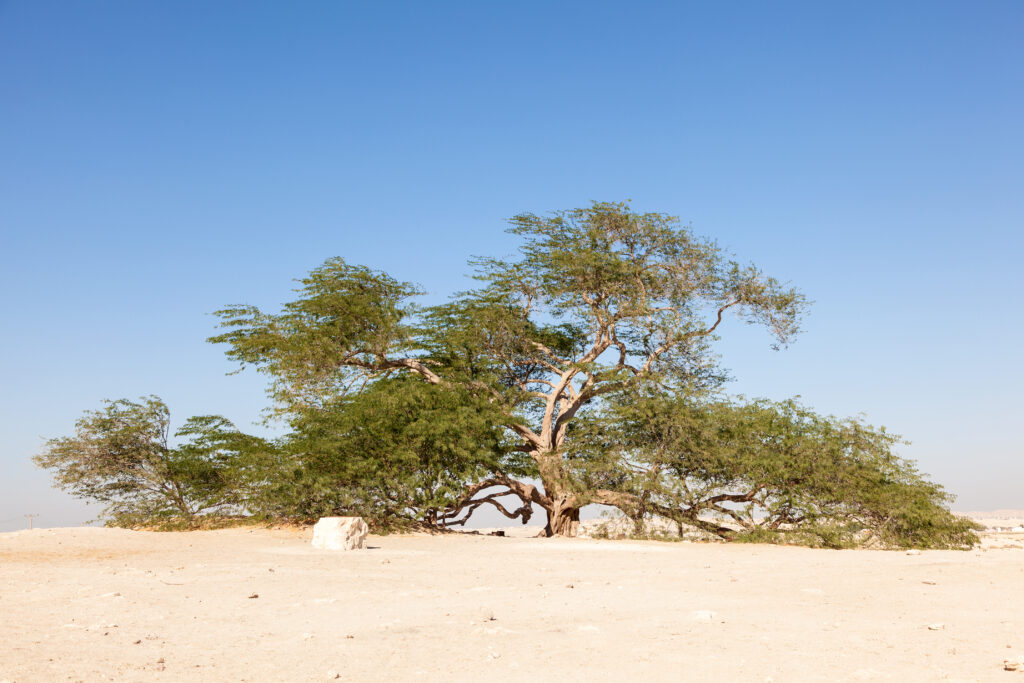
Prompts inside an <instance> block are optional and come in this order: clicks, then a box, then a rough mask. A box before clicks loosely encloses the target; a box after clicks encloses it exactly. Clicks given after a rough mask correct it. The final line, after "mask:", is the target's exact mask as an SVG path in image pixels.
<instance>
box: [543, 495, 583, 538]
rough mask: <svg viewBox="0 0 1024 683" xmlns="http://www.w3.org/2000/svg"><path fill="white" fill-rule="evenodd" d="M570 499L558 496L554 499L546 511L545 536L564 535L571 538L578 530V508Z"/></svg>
mask: <svg viewBox="0 0 1024 683" xmlns="http://www.w3.org/2000/svg"><path fill="white" fill-rule="evenodd" d="M570 501H571V499H569V500H566V499H563V498H560V499H558V500H556V501H555V505H554V506H553V507H552V509H551V510H548V511H547V513H548V523H547V526H545V527H544V535H545V536H548V537H550V536H566V537H570V538H571V537H574V536H576V534H577V533H578V532H579V527H580V508H579V507H577V506H576V505H574V504H573V503H572V502H570Z"/></svg>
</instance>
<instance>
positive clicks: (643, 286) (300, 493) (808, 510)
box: [39, 203, 971, 545]
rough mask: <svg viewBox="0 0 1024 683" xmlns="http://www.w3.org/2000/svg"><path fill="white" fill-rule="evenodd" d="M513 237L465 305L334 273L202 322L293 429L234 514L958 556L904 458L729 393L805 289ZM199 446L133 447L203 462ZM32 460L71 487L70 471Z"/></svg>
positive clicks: (528, 223)
mask: <svg viewBox="0 0 1024 683" xmlns="http://www.w3.org/2000/svg"><path fill="white" fill-rule="evenodd" d="M510 232H511V233H512V234H514V235H515V236H517V237H518V239H519V249H518V252H517V253H516V255H515V256H514V257H511V258H506V259H495V258H478V259H476V260H474V261H472V262H471V264H472V267H473V269H474V277H475V278H476V281H477V283H478V284H477V286H476V287H474V288H472V289H470V290H468V291H465V292H461V293H458V294H456V295H455V296H453V297H452V298H451V299H449V300H448V301H447V302H446V303H442V304H439V305H433V306H421V305H419V304H418V302H417V299H418V297H419V296H420V295H421V294H422V293H423V292H422V290H421V289H420V288H419V287H418V286H416V285H414V284H412V283H408V282H403V281H401V280H397V279H395V278H394V277H392V276H391V275H389V274H387V273H383V272H378V271H374V270H371V269H369V268H366V267H364V266H358V265H352V264H349V263H348V262H346V261H345V260H344V259H343V258H340V257H338V258H331V259H328V260H327V261H325V262H324V263H323V264H322V265H321V266H319V267H318V268H316V269H314V270H313V271H312V272H311V273H309V274H308V275H307V276H306V277H304V278H302V279H301V280H299V287H298V289H297V291H296V296H295V298H294V299H293V300H292V301H290V302H288V303H285V304H284V305H283V306H282V308H281V309H280V310H279V311H277V312H268V311H264V310H261V309H259V308H257V307H254V306H249V305H236V306H229V307H226V308H224V309H222V310H220V311H217V313H216V315H217V316H218V317H219V319H220V332H219V334H216V335H215V336H213V337H211V338H210V341H211V342H214V343H217V344H222V345H224V347H225V351H226V354H227V356H228V358H230V359H231V360H233V361H236V362H237V363H238V364H239V367H240V368H245V367H250V366H251V367H254V368H256V369H257V370H258V371H259V372H261V373H264V374H265V375H266V376H267V377H268V379H269V384H268V393H269V397H270V398H271V401H272V409H271V414H272V415H273V416H274V417H275V418H277V419H280V420H282V421H283V422H284V423H285V424H286V425H287V426H288V428H289V430H290V431H289V433H288V435H287V436H285V437H284V438H282V439H281V440H280V441H279V442H277V443H274V444H267V443H266V442H263V443H260V444H258V447H255V448H249V449H248V450H247V451H246V452H245V453H242V451H238V452H237V453H236V454H235V458H234V460H233V461H232V463H230V464H223V466H222V467H221V468H220V469H222V470H224V471H228V469H230V468H234V469H232V470H231V471H233V472H236V473H238V472H241V473H242V474H240V475H237V477H236V480H237V481H241V482H244V485H242V486H241V489H242V490H244V505H245V506H246V509H248V510H250V511H253V512H257V513H260V514H266V515H270V516H278V517H280V516H291V517H300V518H313V517H316V516H319V515H322V514H328V513H339V512H350V513H358V514H361V515H363V516H366V517H368V518H369V519H371V520H373V521H374V522H375V523H376V524H377V525H378V526H379V527H386V526H401V525H405V524H413V523H416V524H426V525H430V526H434V527H446V526H451V525H457V524H463V523H464V522H465V520H466V519H467V517H468V516H469V515H470V514H472V513H473V511H475V510H477V509H479V508H480V507H481V506H484V505H487V506H492V507H494V508H495V509H497V510H498V511H499V512H501V513H502V514H504V515H505V516H507V517H509V518H511V519H518V520H521V521H523V522H524V523H525V522H526V521H527V520H529V519H530V518H531V516H532V515H533V514H534V513H535V512H536V509H537V508H539V509H540V510H541V511H543V513H544V515H545V517H546V526H545V532H546V533H547V534H548V535H567V536H571V535H574V534H575V533H576V531H577V527H578V524H579V514H580V509H581V508H582V507H583V506H584V505H587V504H590V503H601V504H605V505H611V506H614V507H617V508H619V509H620V510H622V511H623V512H624V513H626V514H627V515H630V516H631V517H633V518H634V519H635V520H638V523H639V522H641V521H642V520H643V518H644V517H645V516H648V515H658V516H661V517H665V518H668V519H672V520H676V521H677V522H678V523H679V524H687V525H691V526H696V527H698V528H701V529H704V530H705V531H707V532H709V533H713V534H716V535H719V536H721V537H723V538H740V537H753V536H755V535H757V534H763V533H767V532H772V533H777V534H780V535H788V536H789V537H790V538H795V536H794V534H796V533H798V532H799V533H801V534H804V536H802V537H801V538H803V539H804V540H806V539H808V538H814V539H817V540H818V541H821V542H824V543H838V542H840V541H837V540H836V539H840V540H842V542H845V540H843V539H849V538H852V537H853V536H852V535H853V534H857V533H860V532H864V531H865V530H866V531H868V532H870V533H871V534H874V535H875V536H876V537H878V538H883V539H884V540H885V542H887V543H896V544H899V543H905V542H909V541H912V542H913V543H916V544H927V543H935V544H939V545H964V544H968V543H969V542H970V540H971V536H970V531H969V529H966V527H963V525H958V522H957V520H956V519H954V518H952V517H951V516H950V515H949V513H948V511H946V509H945V507H944V505H945V504H946V503H947V502H948V496H947V495H946V494H945V493H944V492H943V491H942V489H941V487H938V486H936V485H934V484H932V483H930V482H928V481H927V480H926V479H925V478H924V477H923V476H921V475H920V474H918V473H917V472H916V470H915V469H914V467H913V464H912V463H909V462H907V461H905V460H901V459H900V458H898V457H896V456H895V455H894V452H893V449H894V447H895V446H896V445H897V444H898V443H899V438H898V437H895V436H893V435H891V434H889V433H888V432H886V431H884V430H876V429H874V428H871V427H869V426H867V425H864V424H862V423H860V422H858V421H854V420H843V419H836V418H828V417H822V416H818V415H816V414H814V413H813V412H812V411H810V410H808V409H807V408H805V407H803V406H801V405H799V404H797V403H796V402H793V401H789V402H782V403H771V402H767V401H754V402H744V401H740V400H738V399H732V398H729V397H727V396H726V395H725V394H724V393H723V383H724V380H725V376H726V373H725V371H724V369H723V368H722V367H721V366H720V365H719V363H718V359H717V356H716V355H715V349H714V347H715V342H716V340H717V339H718V338H719V336H720V335H722V334H723V333H725V332H726V331H727V330H728V329H730V327H731V326H732V325H735V323H736V322H743V323H747V324H751V325H756V326H759V327H761V328H763V329H764V330H765V331H766V332H767V336H768V339H769V343H770V344H771V345H772V346H773V347H775V348H780V347H782V346H785V345H786V344H788V343H789V342H790V341H791V340H792V339H794V337H795V336H796V335H797V333H798V332H799V330H800V323H801V319H802V317H803V315H804V313H805V312H806V309H807V305H808V304H807V300H806V298H805V297H804V295H803V294H801V293H800V292H799V291H797V290H796V289H794V288H792V287H790V286H788V285H787V284H784V283H782V282H780V281H778V280H777V279H775V278H773V277H771V276H769V275H767V274H765V273H763V272H762V271H761V270H760V269H759V268H757V267H756V266H754V265H749V264H742V263H740V262H739V261H737V260H736V259H735V258H734V257H732V256H731V255H730V254H728V253H727V252H725V251H724V250H723V249H722V248H721V247H719V246H718V245H717V244H716V243H715V242H714V241H712V240H708V239H704V238H701V237H699V236H697V235H695V234H694V233H693V232H692V231H691V230H690V228H689V227H688V226H685V225H682V224H681V223H680V222H679V221H678V219H676V218H674V217H671V216H667V215H663V214H658V213H637V212H634V211H633V210H632V208H631V207H630V206H629V205H628V204H622V203H594V204H592V205H590V206H587V207H584V208H579V209H572V210H568V211H559V212H556V213H553V214H550V215H546V216H538V215H535V214H530V213H527V214H521V215H518V216H515V217H513V218H512V219H511V220H510ZM125 405H127V404H125ZM206 419H207V420H213V419H212V418H206ZM139 424H140V425H148V424H149V423H148V422H146V420H142V421H141V422H140V423H139ZM196 424H197V425H200V424H201V425H205V427H202V428H203V429H208V430H209V429H213V428H214V426H215V425H220V428H224V429H227V426H226V425H223V424H221V423H217V422H216V421H215V420H213V421H208V422H200V423H196ZM194 429H200V427H195V428H194ZM143 431H145V430H143ZM157 431H159V430H157ZM217 433H218V434H220V433H221V432H217ZM183 434H184V435H185V436H188V435H190V434H191V432H189V431H187V430H186V431H185V432H184V433H183ZM196 434H197V435H198V434H200V432H196ZM202 434H206V432H202ZM147 438H149V437H147ZM143 440H144V441H145V442H146V443H150V441H152V442H154V443H156V442H160V439H159V438H155V439H150V440H149V441H146V440H145V439H143ZM58 441H59V440H58ZM214 441H215V440H211V438H207V437H205V436H204V437H203V439H200V440H199V441H197V442H194V443H201V444H213V443H214ZM54 443H55V442H51V446H50V447H49V451H48V453H51V454H53V453H57V452H61V451H60V450H59V449H58V448H57V446H55V445H53V444H54ZM75 443H76V444H77V445H82V444H85V443H86V441H82V438H81V435H80V437H79V441H78V442H75ZM218 443H219V442H218ZM254 443H255V442H254ZM69 444H70V442H69ZM210 447H212V446H209V447H207V450H206V451H203V450H202V449H201V448H200V449H199V450H195V451H194V455H189V454H191V453H193V451H184V450H182V449H181V448H179V449H169V448H168V447H167V446H166V445H165V446H162V447H161V448H162V449H163V450H160V449H155V450H154V449H153V448H151V447H147V448H150V450H152V451H153V452H157V451H159V452H160V453H163V454H164V455H163V456H162V457H164V458H167V457H170V456H169V455H167V454H174V457H178V456H179V454H180V456H181V457H186V455H187V456H188V457H190V458H193V459H195V458H198V459H199V460H203V458H206V459H210V458H211V457H212V456H210V453H212V452H214V451H211V450H209V448H210ZM196 448H199V447H198V446H196ZM214 450H215V449H214ZM72 451H74V448H71V446H70V445H69V446H68V448H67V449H65V452H68V453H70V452H72ZM147 452H149V451H147ZM203 454H205V455H203ZM48 457H50V459H48V460H40V461H39V462H40V464H42V465H43V466H48V467H55V468H58V469H59V468H60V467H62V463H64V466H65V470H64V471H66V472H71V471H72V470H71V469H69V468H68V467H67V466H66V464H67V463H70V462H72V461H74V458H70V457H69V458H66V459H65V460H64V461H59V460H54V459H52V457H51V456H48ZM147 462H148V461H147ZM225 463H226V461H225ZM238 463H242V465H243V466H241V467H239V466H238ZM151 468H153V469H154V471H155V466H152V467H151ZM62 476H63V475H62ZM74 476H75V477H77V475H74ZM61 481H63V480H61ZM68 481H71V480H68ZM75 481H77V482H79V483H77V484H75V485H76V486H78V487H79V488H78V489H75V490H77V491H78V492H79V493H81V494H84V495H92V496H107V495H108V493H109V492H108V491H107V490H106V489H104V488H102V487H98V488H90V489H87V488H82V487H83V486H84V485H83V484H82V483H81V481H82V480H81V478H80V477H79V478H77V479H75ZM139 481H145V480H144V479H140V480H139ZM121 492H122V494H123V493H124V491H123V490H121ZM147 495H149V494H147ZM236 499H237V500H242V498H237V497H236ZM198 500H206V499H205V498H202V497H201V496H200V497H199V498H197V501H198ZM509 500H513V501H515V502H513V503H509V502H508V501H509ZM196 504H198V503H196ZM190 514H191V513H190Z"/></svg>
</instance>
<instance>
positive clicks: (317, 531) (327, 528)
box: [313, 517, 370, 550]
mask: <svg viewBox="0 0 1024 683" xmlns="http://www.w3.org/2000/svg"><path fill="white" fill-rule="evenodd" d="M368 533H370V527H368V526H366V522H364V521H363V518H362V517H321V518H320V521H318V522H317V523H316V525H315V526H314V527H313V547H314V548H320V549H321V550H357V549H359V548H362V547H363V542H364V541H365V540H366V535H367V534H368Z"/></svg>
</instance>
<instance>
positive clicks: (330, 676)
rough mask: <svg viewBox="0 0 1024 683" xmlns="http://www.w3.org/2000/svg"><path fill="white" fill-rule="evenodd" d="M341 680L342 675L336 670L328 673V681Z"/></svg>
mask: <svg viewBox="0 0 1024 683" xmlns="http://www.w3.org/2000/svg"><path fill="white" fill-rule="evenodd" d="M339 678H341V674H340V673H338V672H337V671H335V670H334V669H331V670H329V671H328V672H327V680H329V681H334V680H337V679H339Z"/></svg>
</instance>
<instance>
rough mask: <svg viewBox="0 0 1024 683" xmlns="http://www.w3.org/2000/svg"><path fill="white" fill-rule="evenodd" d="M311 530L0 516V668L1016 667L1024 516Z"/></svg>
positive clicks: (479, 673) (839, 672)
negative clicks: (917, 536) (851, 541)
mask: <svg viewBox="0 0 1024 683" xmlns="http://www.w3.org/2000/svg"><path fill="white" fill-rule="evenodd" d="M311 535H312V532H311V531H310V530H301V531H300V530H270V529H247V528H240V529H230V530H222V531H206V532H191V533H164V534H161V533H149V532H136V531H127V530H119V529H97V528H75V529H51V530H35V531H20V532H14V533H7V534H0V620H2V623H0V680H8V681H61V680H81V681H100V680H117V681H150V680H163V681H307V680H311V681H323V680H329V679H334V678H335V677H336V676H337V678H338V679H340V680H350V681H394V680H437V681H470V680H472V681H481V680H487V681H524V680H530V681H559V682H560V683H564V682H567V681H583V680H601V681H613V680H614V681H635V680H646V681H670V680H684V681H710V680H716V681H766V680H769V679H771V680H772V681H775V682H782V681H855V680H868V681H876V680H900V681H932V680H979V681H990V680H991V681H996V680H999V681H1010V683H1012V682H1013V681H1020V683H1024V673H1017V672H1009V671H1004V670H1003V660H1004V659H1006V658H1009V657H1013V656H1017V655H1022V654H1024V549H1022V548H1021V547H1020V546H1024V534H1017V535H1013V534H1003V535H1001V536H1000V537H999V538H998V539H996V541H994V542H992V541H990V542H987V544H986V545H987V546H988V549H986V550H977V551H970V552H953V551H948V552H947V551H931V552H928V551H926V552H922V553H920V554H915V555H908V554H906V553H904V552H879V551H827V550H810V549H804V548H794V547H774V546H752V545H724V544H692V543H657V542H642V541H594V540H584V539H572V540H561V539H555V540H548V539H533V538H497V537H489V536H462V535H460V536H455V535H443V536H427V535H410V536H385V537H376V536H371V537H370V538H369V546H370V548H368V549H364V550H360V551H351V552H347V553H341V552H329V551H318V550H314V549H313V548H312V547H311V545H310V543H309V540H310V538H311ZM1014 546H1016V547H1014Z"/></svg>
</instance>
